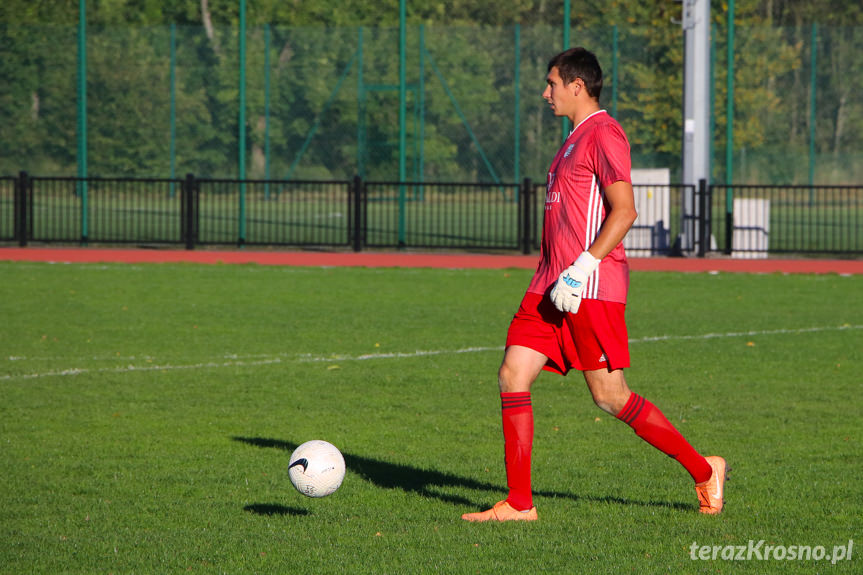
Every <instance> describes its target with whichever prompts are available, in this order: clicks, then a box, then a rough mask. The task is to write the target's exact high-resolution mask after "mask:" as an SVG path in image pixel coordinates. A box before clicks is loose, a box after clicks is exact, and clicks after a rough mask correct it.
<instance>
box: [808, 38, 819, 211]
mask: <svg viewBox="0 0 863 575" xmlns="http://www.w3.org/2000/svg"><path fill="white" fill-rule="evenodd" d="M817 41H818V24H812V58H811V60H812V61H811V63H810V68H811V70H810V80H809V84H810V88H809V186H810V188H809V205H812V203H813V201H814V199H815V198H814V190H813V189H812V187H811V186H812V185H813V184H814V183H815V95H816V92H817V85H816V82H817V81H818V74H817V73H816V69H817V66H818V47H817V45H816V42H817Z"/></svg>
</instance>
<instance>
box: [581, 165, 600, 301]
mask: <svg viewBox="0 0 863 575" xmlns="http://www.w3.org/2000/svg"><path fill="white" fill-rule="evenodd" d="M601 224H602V195H601V193H600V191H599V182H597V181H596V175H593V176H592V178H591V182H590V196H589V198H588V203H587V218H586V228H585V230H584V232H585V233H584V238H585V244H586V245H585V249H587V248H589V247H590V246H591V244H593V241H594V240H595V239H596V236H598V235H599V227H600V225H601ZM584 292H585V295H584V297H586V298H587V299H596V297H597V295H598V294H599V266H596V269H595V270H594V271H593V273H592V274H591V275H590V277H589V278H587V285H586V286H585V289H584Z"/></svg>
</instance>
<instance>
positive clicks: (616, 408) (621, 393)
mask: <svg viewBox="0 0 863 575" xmlns="http://www.w3.org/2000/svg"><path fill="white" fill-rule="evenodd" d="M590 392H591V395H592V396H593V403H595V404H596V406H597V407H598V408H599V409H601V410H603V411H604V412H606V413H608V414H610V415H617V414H618V413H620V410H622V409H623V407H624V406H625V405H626V402H627V400H628V399H629V394H630V391H629V390H628V389H627V390H620V389H605V388H598V389H591V390H590Z"/></svg>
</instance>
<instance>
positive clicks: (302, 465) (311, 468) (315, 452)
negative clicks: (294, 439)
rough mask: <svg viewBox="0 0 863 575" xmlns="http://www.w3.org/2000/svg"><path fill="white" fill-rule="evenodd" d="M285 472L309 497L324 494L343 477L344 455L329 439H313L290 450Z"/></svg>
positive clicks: (298, 488)
mask: <svg viewBox="0 0 863 575" xmlns="http://www.w3.org/2000/svg"><path fill="white" fill-rule="evenodd" d="M288 476H289V477H290V478H291V483H293V484H294V487H296V488H297V491H299V492H300V493H302V494H303V495H307V496H309V497H326V496H327V495H330V494H331V493H333V492H334V491H335V490H336V489H338V488H339V486H340V485H341V484H342V480H343V479H344V478H345V458H344V457H342V453H341V452H340V451H339V450H338V449H337V448H336V446H335V445H333V444H332V443H327V442H326V441H321V440H320V439H314V440H312V441H307V442H305V443H303V444H302V445H300V446H299V447H297V448H296V449H295V450H294V452H293V453H292V454H291V459H290V463H289V464H288Z"/></svg>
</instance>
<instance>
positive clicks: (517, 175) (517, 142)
mask: <svg viewBox="0 0 863 575" xmlns="http://www.w3.org/2000/svg"><path fill="white" fill-rule="evenodd" d="M514 43H515V70H514V74H513V76H514V77H513V81H512V83H513V93H514V96H515V98H514V100H515V102H514V107H515V118H514V120H513V123H514V126H513V131H514V132H515V136H514V141H513V149H514V151H513V166H514V177H513V181H515V182H518V181H520V180H521V165H520V163H519V160H520V157H521V98H520V96H521V94H520V92H521V26H520V25H519V24H516V25H515V41H514ZM515 193H516V197H515V200H516V202H518V195H517V194H518V188H517V187H516V192H515Z"/></svg>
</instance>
